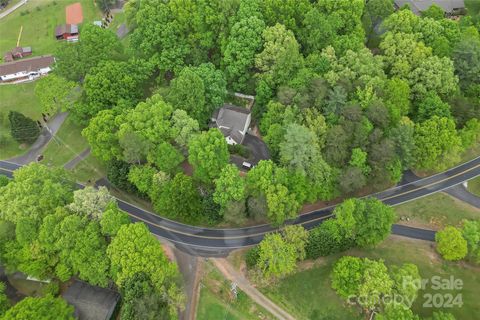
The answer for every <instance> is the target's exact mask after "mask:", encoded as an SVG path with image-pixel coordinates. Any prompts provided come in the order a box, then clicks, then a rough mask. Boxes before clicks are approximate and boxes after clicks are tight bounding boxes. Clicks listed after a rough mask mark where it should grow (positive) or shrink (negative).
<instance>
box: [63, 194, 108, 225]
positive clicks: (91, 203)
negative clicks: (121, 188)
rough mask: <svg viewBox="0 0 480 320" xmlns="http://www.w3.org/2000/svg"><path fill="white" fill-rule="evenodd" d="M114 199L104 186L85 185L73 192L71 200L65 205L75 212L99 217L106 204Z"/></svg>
mask: <svg viewBox="0 0 480 320" xmlns="http://www.w3.org/2000/svg"><path fill="white" fill-rule="evenodd" d="M114 201H115V198H114V197H113V196H111V195H110V193H109V192H108V189H107V188H106V187H103V186H101V187H100V188H98V189H95V188H94V187H91V186H87V187H85V188H83V189H80V190H75V191H74V192H73V202H72V203H70V204H69V205H68V206H67V207H68V209H70V210H71V211H73V212H75V213H77V214H80V215H84V216H89V217H91V218H94V219H100V218H101V217H102V214H103V212H104V211H105V209H106V208H107V206H108V205H109V204H110V203H112V202H114Z"/></svg>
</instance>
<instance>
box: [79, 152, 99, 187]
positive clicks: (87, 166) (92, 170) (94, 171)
mask: <svg viewBox="0 0 480 320" xmlns="http://www.w3.org/2000/svg"><path fill="white" fill-rule="evenodd" d="M71 173H72V176H73V178H74V179H75V181H78V182H81V183H83V184H93V183H94V182H95V181H97V180H98V179H100V178H102V177H104V176H105V167H104V165H103V163H102V162H100V161H99V160H98V159H97V158H95V156H93V155H92V154H91V155H89V156H88V157H87V158H85V159H84V160H83V161H82V162H80V163H79V164H77V165H76V166H75V168H73V169H72V171H71ZM89 181H90V182H89Z"/></svg>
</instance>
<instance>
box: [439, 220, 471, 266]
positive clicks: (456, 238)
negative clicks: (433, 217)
mask: <svg viewBox="0 0 480 320" xmlns="http://www.w3.org/2000/svg"><path fill="white" fill-rule="evenodd" d="M435 242H436V243H437V251H438V252H439V253H440V254H441V255H442V257H443V258H444V259H445V260H450V261H455V260H460V259H463V258H465V256H466V255H467V253H468V244H467V241H466V240H465V239H464V238H463V236H462V232H461V231H460V230H458V229H457V228H455V227H453V226H447V227H445V228H444V229H442V230H440V231H438V232H437V233H436V234H435Z"/></svg>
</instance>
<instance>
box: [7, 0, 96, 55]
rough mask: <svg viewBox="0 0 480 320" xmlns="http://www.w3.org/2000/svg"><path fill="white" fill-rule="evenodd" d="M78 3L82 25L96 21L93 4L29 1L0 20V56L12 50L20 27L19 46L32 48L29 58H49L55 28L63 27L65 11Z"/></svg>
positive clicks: (67, 0)
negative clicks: (80, 5)
mask: <svg viewBox="0 0 480 320" xmlns="http://www.w3.org/2000/svg"><path fill="white" fill-rule="evenodd" d="M75 2H80V3H81V4H82V9H83V17H84V23H88V22H92V21H94V20H99V19H100V18H101V13H100V11H99V10H98V9H97V8H96V7H95V4H94V1H93V0H57V1H53V0H52V1H50V0H30V1H29V2H28V3H27V4H25V5H23V6H21V7H20V8H18V9H17V10H15V11H14V12H13V13H11V14H9V15H8V16H7V17H5V18H3V19H2V20H0V34H1V35H2V36H1V37H0V52H1V53H2V57H3V53H4V52H6V51H9V50H11V49H13V48H14V47H15V46H16V44H17V39H18V35H19V32H20V28H21V27H22V26H23V30H22V36H21V39H20V46H29V47H32V51H33V52H32V55H34V56H38V55H44V54H52V53H53V52H54V50H55V46H56V44H57V40H56V39H55V36H54V31H55V27H56V26H57V25H59V24H62V23H65V7H66V6H67V5H69V4H72V3H75Z"/></svg>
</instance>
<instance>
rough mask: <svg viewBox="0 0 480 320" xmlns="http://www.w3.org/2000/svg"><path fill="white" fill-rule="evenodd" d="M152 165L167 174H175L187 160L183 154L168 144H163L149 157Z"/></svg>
mask: <svg viewBox="0 0 480 320" xmlns="http://www.w3.org/2000/svg"><path fill="white" fill-rule="evenodd" d="M147 159H148V161H149V162H150V163H153V164H155V166H156V167H157V168H158V169H159V170H160V171H164V172H167V173H174V172H176V171H177V170H178V166H179V165H180V164H181V163H182V162H183V161H184V160H185V158H184V156H183V154H181V153H180V151H178V150H177V149H176V148H175V147H173V146H172V145H171V144H170V143H168V142H162V143H160V144H159V145H157V146H156V147H155V148H153V150H151V151H150V152H149V154H148V156H147Z"/></svg>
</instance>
